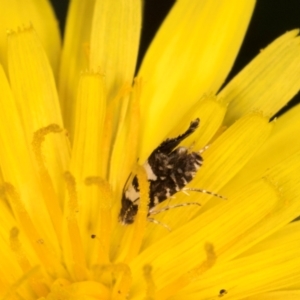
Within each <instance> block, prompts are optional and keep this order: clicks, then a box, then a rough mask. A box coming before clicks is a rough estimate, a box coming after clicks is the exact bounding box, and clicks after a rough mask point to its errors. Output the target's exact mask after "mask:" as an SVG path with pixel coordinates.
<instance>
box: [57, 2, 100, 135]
mask: <svg viewBox="0 0 300 300" xmlns="http://www.w3.org/2000/svg"><path fill="white" fill-rule="evenodd" d="M95 2H96V0H85V1H81V0H72V1H71V2H70V7H69V10H68V18H67V24H66V29H65V36H64V44H63V50H62V56H61V64H60V74H59V94H60V101H61V107H62V113H63V117H64V121H65V126H66V128H67V129H68V130H69V132H70V136H71V139H73V138H74V130H75V108H76V99H77V98H76V97H77V90H76V88H74V87H75V86H77V85H78V81H79V77H80V72H81V71H83V70H86V69H87V67H88V59H89V48H90V44H89V43H90V32H91V26H92V19H93V13H94V6H95ZM95 71H97V70H95Z"/></svg>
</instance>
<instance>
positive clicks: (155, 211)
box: [149, 202, 201, 215]
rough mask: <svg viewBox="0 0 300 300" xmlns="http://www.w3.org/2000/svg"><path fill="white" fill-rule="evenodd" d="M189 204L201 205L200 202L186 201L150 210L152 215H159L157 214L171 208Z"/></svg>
mask: <svg viewBox="0 0 300 300" xmlns="http://www.w3.org/2000/svg"><path fill="white" fill-rule="evenodd" d="M188 205H198V206H201V204H200V203H198V202H185V203H180V204H174V205H170V206H165V207H162V208H161V209H159V210H150V211H149V214H150V215H157V214H160V213H161V212H164V211H167V210H169V209H173V208H177V207H181V206H188Z"/></svg>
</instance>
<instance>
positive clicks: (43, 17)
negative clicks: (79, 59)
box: [0, 0, 61, 74]
mask: <svg viewBox="0 0 300 300" xmlns="http://www.w3.org/2000/svg"><path fill="white" fill-rule="evenodd" d="M0 20H1V24H0V27H1V32H2V33H4V32H5V31H6V30H7V29H9V30H16V29H17V28H20V27H22V26H29V25H30V24H31V25H32V26H33V27H34V28H35V30H36V32H37V35H38V37H39V39H40V41H41V44H42V45H43V48H44V49H45V52H46V53H47V56H48V59H49V61H50V64H51V67H52V68H53V70H54V73H55V74H56V72H57V70H58V63H59V55H60V43H61V42H60V34H59V27H58V22H57V20H56V17H55V14H54V11H53V9H52V7H51V6H50V3H49V1H47V0H27V1H10V0H3V1H1V10H0ZM6 51H7V45H6V36H5V35H4V34H2V35H1V39H0V61H1V63H2V64H4V66H5V69H6V67H7V60H6V57H7V54H6Z"/></svg>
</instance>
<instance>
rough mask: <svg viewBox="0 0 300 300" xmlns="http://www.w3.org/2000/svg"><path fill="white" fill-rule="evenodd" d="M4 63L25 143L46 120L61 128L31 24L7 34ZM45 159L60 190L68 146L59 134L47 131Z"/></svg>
mask: <svg viewBox="0 0 300 300" xmlns="http://www.w3.org/2000/svg"><path fill="white" fill-rule="evenodd" d="M8 67H9V76H10V82H11V86H12V91H13V93H14V96H15V99H16V105H17V109H18V111H19V114H20V119H21V122H22V126H23V128H24V133H25V136H26V143H27V145H28V146H29V147H31V143H32V142H33V133H34V132H35V131H37V130H39V129H41V128H43V127H46V126H48V125H50V124H53V123H54V124H57V125H58V126H59V127H60V128H64V126H63V122H62V117H61V112H60V107H59V102H58V97H57V93H56V87H55V81H54V78H53V73H52V70H51V68H50V65H49V62H48V59H47V56H46V54H45V52H44V50H43V48H42V45H41V44H40V42H39V39H38V37H37V35H36V33H35V31H34V30H33V28H32V27H29V28H26V29H23V30H20V31H18V32H15V33H14V32H12V33H10V34H9V36H8ZM43 147H45V149H47V150H46V151H45V153H44V154H45V162H46V165H47V169H48V171H49V173H50V174H51V176H52V178H53V180H54V184H55V188H56V190H57V191H58V192H59V193H62V189H63V188H62V180H61V174H62V173H63V172H64V170H66V168H67V165H68V161H69V148H68V144H67V140H66V137H65V136H64V135H63V134H56V135H50V136H49V137H47V139H46V141H45V145H43Z"/></svg>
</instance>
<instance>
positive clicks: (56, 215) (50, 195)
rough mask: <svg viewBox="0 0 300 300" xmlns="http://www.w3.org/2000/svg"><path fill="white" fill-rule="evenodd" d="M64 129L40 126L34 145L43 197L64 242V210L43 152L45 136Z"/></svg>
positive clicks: (35, 135) (58, 235) (59, 236)
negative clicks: (62, 230)
mask: <svg viewBox="0 0 300 300" xmlns="http://www.w3.org/2000/svg"><path fill="white" fill-rule="evenodd" d="M60 132H62V129H61V128H60V127H59V126H58V125H57V124H50V125H48V126H46V127H43V128H40V129H39V130H37V131H36V132H35V133H34V136H33V141H32V147H33V152H34V154H35V158H36V162H37V164H38V171H39V175H40V183H41V189H42V193H43V199H44V201H45V205H46V207H47V210H48V213H49V216H50V218H51V222H52V224H53V227H54V229H55V232H56V235H57V238H58V240H59V242H60V243H61V242H62V236H61V234H62V232H61V228H62V220H63V217H62V211H61V208H60V206H59V200H58V198H57V195H56V193H55V189H54V186H53V182H52V180H51V177H50V175H49V172H48V170H47V168H46V166H45V163H44V158H43V153H42V144H43V142H44V141H45V136H46V135H47V134H49V133H60Z"/></svg>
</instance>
